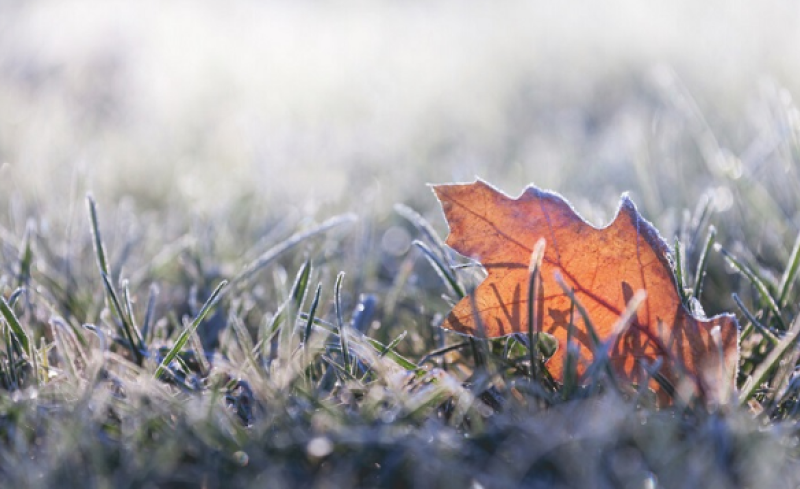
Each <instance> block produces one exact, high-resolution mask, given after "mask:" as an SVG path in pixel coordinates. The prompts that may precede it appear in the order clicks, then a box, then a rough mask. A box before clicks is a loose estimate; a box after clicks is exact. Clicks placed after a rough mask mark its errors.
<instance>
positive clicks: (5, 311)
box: [0, 295, 33, 358]
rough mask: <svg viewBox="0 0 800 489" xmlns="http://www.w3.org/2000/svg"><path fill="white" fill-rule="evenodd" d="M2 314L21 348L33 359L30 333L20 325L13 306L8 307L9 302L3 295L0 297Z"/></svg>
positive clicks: (0, 311)
mask: <svg viewBox="0 0 800 489" xmlns="http://www.w3.org/2000/svg"><path fill="white" fill-rule="evenodd" d="M0 313H2V315H3V318H4V319H5V320H6V324H8V327H9V328H10V329H11V333H13V335H14V336H15V337H16V339H17V341H18V342H19V344H20V346H21V347H22V349H23V350H24V351H25V354H26V355H28V358H33V351H32V350H31V342H30V337H29V336H28V333H26V332H25V328H23V327H22V324H20V322H19V319H17V315H16V314H14V311H13V310H12V309H11V306H9V305H8V302H6V299H5V298H4V297H3V296H2V295H0Z"/></svg>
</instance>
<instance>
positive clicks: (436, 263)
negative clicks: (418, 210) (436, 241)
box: [413, 240, 466, 299]
mask: <svg viewBox="0 0 800 489" xmlns="http://www.w3.org/2000/svg"><path fill="white" fill-rule="evenodd" d="M413 244H414V246H416V247H417V248H419V249H420V250H422V252H423V253H424V254H425V258H427V259H428V261H429V262H430V264H431V265H432V266H433V269H434V270H435V271H436V273H437V274H438V275H439V277H441V279H442V282H444V283H445V284H446V285H447V286H448V287H449V288H450V291H451V292H453V294H455V296H456V297H457V298H459V299H461V298H463V297H464V296H465V295H466V293H465V292H464V288H463V287H462V286H461V284H459V283H458V279H457V278H456V276H455V274H454V273H453V269H452V268H451V267H449V266H447V265H445V264H444V263H443V262H442V259H441V257H439V256H438V255H437V254H436V253H434V252H433V250H431V249H430V247H428V245H426V244H425V243H423V242H422V241H419V240H415V241H414V243H413Z"/></svg>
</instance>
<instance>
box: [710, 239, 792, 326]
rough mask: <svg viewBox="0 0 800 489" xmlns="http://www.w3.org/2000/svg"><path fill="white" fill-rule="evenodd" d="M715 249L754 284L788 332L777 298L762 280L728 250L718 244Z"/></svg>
mask: <svg viewBox="0 0 800 489" xmlns="http://www.w3.org/2000/svg"><path fill="white" fill-rule="evenodd" d="M714 249H716V250H717V251H719V252H720V253H722V256H724V257H725V259H726V260H727V261H728V263H730V264H731V266H733V267H734V268H735V269H736V270H737V271H739V272H740V273H741V274H742V275H744V276H745V277H747V279H748V280H749V281H750V283H752V284H753V285H754V286H755V287H756V290H758V293H759V295H760V296H761V298H762V299H763V300H764V302H766V303H767V307H768V308H769V310H770V311H771V312H772V314H774V315H775V320H776V321H778V324H779V326H780V329H781V331H786V329H787V327H786V323H785V322H784V321H783V316H781V311H780V309H779V308H778V304H777V303H776V302H775V298H774V297H772V294H771V293H770V291H769V288H767V285H766V284H765V283H764V281H763V280H761V279H760V278H759V277H758V276H757V275H756V274H755V272H753V271H752V270H751V269H750V267H748V266H747V265H745V264H744V263H742V262H740V261H739V260H738V259H737V258H736V257H735V256H733V255H732V254H731V253H730V252H729V251H728V250H726V249H725V248H723V247H722V246H719V244H717V245H716V246H714Z"/></svg>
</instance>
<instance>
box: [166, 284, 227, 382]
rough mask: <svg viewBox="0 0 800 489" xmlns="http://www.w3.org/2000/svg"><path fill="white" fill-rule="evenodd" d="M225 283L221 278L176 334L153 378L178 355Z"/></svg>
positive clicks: (215, 300) (218, 295) (214, 302)
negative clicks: (194, 313)
mask: <svg viewBox="0 0 800 489" xmlns="http://www.w3.org/2000/svg"><path fill="white" fill-rule="evenodd" d="M227 284H228V282H226V281H225V280H223V281H222V282H220V284H219V285H217V288H216V289H214V292H212V293H211V296H209V298H208V300H207V301H206V303H205V304H203V307H202V308H201V309H200V312H199V313H198V314H197V317H195V318H194V320H193V321H192V322H191V323H190V324H189V325H188V326H187V327H186V328H185V329H184V330H183V331H182V332H181V334H180V336H178V339H177V340H176V341H175V344H174V345H173V346H172V348H170V350H169V351H168V352H167V354H166V356H164V360H162V361H161V364H160V365H159V366H158V368H157V369H156V372H155V374H154V375H153V377H154V378H156V379H158V378H160V377H161V375H162V374H163V373H164V370H165V369H166V368H167V367H169V364H170V363H172V361H173V360H174V359H175V357H177V356H178V353H180V351H181V350H182V349H183V347H184V345H186V342H187V341H189V335H190V334H191V333H192V331H194V330H196V329H197V327H198V326H200V323H201V322H202V321H203V319H204V318H205V317H206V314H208V311H209V310H210V309H211V308H212V307H213V306H214V304H216V302H217V299H218V298H219V297H220V292H222V289H223V288H224V287H225V286H226V285H227Z"/></svg>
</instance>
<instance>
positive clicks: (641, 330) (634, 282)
mask: <svg viewBox="0 0 800 489" xmlns="http://www.w3.org/2000/svg"><path fill="white" fill-rule="evenodd" d="M433 190H434V192H435V193H436V195H437V197H438V198H439V201H440V202H441V204H442V208H443V210H444V213H445V217H446V218H447V221H448V223H449V225H450V234H449V236H448V238H447V241H446V244H447V245H449V246H450V247H451V248H453V249H454V250H456V251H458V252H459V253H461V254H463V255H466V256H468V257H471V258H474V259H477V260H479V261H480V263H481V264H482V265H483V266H484V268H485V269H486V271H487V277H486V279H485V280H484V281H483V282H482V283H481V284H480V285H479V286H478V287H477V288H476V289H475V291H474V292H473V295H474V299H473V298H470V297H465V298H463V299H462V300H461V301H460V302H459V303H458V304H456V306H455V307H454V308H453V310H452V312H451V313H450V315H449V316H448V317H447V318H446V320H445V322H444V324H443V327H445V328H448V329H452V330H455V331H458V332H461V333H466V334H470V335H476V336H478V335H480V334H481V331H480V328H481V327H482V328H483V329H484V332H485V334H486V336H489V337H496V336H503V335H508V334H511V333H524V332H527V328H528V312H527V311H528V299H527V297H528V289H529V270H528V267H529V264H530V262H531V254H532V251H533V248H534V246H535V245H536V243H537V242H538V241H539V240H540V239H543V240H544V242H545V248H544V256H543V262H542V265H541V268H540V274H541V275H540V280H541V287H540V288H539V289H538V293H537V297H538V298H537V299H535V300H534V305H535V309H536V312H535V321H534V324H535V325H537V330H539V331H545V332H547V333H550V334H552V335H554V336H555V338H556V339H557V340H558V344H559V346H558V350H557V351H556V353H555V355H554V356H553V357H552V358H551V359H550V360H549V361H548V364H547V366H548V370H549V371H550V373H551V374H552V375H553V377H554V378H555V379H556V380H562V378H563V372H562V370H563V365H564V355H565V352H566V342H567V330H568V323H569V318H570V308H571V306H572V299H571V298H570V297H569V295H568V294H566V293H565V291H564V289H563V288H562V285H561V284H559V283H558V278H557V277H561V280H562V283H563V284H566V286H567V287H568V290H570V289H572V290H574V294H575V297H576V300H577V301H578V302H579V303H580V304H582V305H583V306H584V307H585V309H586V312H587V313H588V316H589V318H590V320H591V323H592V324H593V325H594V328H595V329H596V331H597V334H598V337H599V338H600V340H602V341H605V340H607V339H609V338H610V337H612V335H613V334H614V328H615V326H616V325H617V323H618V321H619V319H620V316H621V315H622V314H623V312H624V311H625V309H626V306H627V305H628V303H629V302H630V301H631V299H632V298H633V297H634V295H636V293H637V291H640V290H641V291H644V292H645V293H646V298H645V299H644V301H643V302H642V303H641V304H640V306H639V308H638V309H637V311H636V314H635V316H633V317H632V319H631V321H630V323H629V325H628V328H627V329H626V330H624V331H623V332H622V334H621V335H620V336H619V337H618V338H617V340H616V342H615V343H614V345H613V347H612V348H611V350H610V352H609V353H610V361H611V364H612V366H613V368H614V370H615V371H616V373H617V374H618V375H619V376H620V377H621V378H623V379H627V380H629V381H631V382H634V383H639V384H641V382H643V381H645V373H644V371H643V369H642V367H641V365H640V360H647V361H648V362H650V363H651V362H653V361H655V360H656V359H658V358H662V359H663V361H664V365H663V366H662V368H661V370H660V373H661V374H662V375H664V376H665V377H666V378H667V379H668V380H669V381H670V382H671V383H672V384H673V386H676V387H685V386H686V385H687V382H682V381H683V380H691V381H692V382H688V384H689V385H691V386H692V388H693V389H695V390H694V392H695V393H696V394H700V395H702V396H704V397H705V398H706V399H709V400H712V401H715V402H724V401H725V400H726V399H727V396H728V395H729V393H730V392H732V390H733V385H734V378H735V372H736V366H737V361H738V327H737V323H736V319H735V318H734V316H733V315H730V314H722V315H719V316H716V317H713V318H711V319H699V318H695V317H694V316H692V314H691V313H690V312H689V311H688V310H687V309H686V307H685V306H684V305H683V304H682V302H681V299H680V296H679V295H678V290H677V282H676V279H675V277H674V275H673V273H672V269H671V267H670V264H669V261H668V260H669V258H668V256H669V253H670V251H669V248H668V246H667V245H666V243H665V242H664V240H663V239H662V238H661V237H660V236H659V234H658V232H657V231H656V230H655V228H654V227H653V226H652V225H651V224H650V223H649V222H647V221H646V220H645V219H644V218H642V216H641V215H640V214H639V213H638V212H637V210H636V206H634V204H633V202H631V201H630V200H629V199H628V198H627V197H626V196H623V197H622V201H621V203H620V207H619V211H618V213H617V216H616V217H615V218H614V220H613V222H612V223H611V224H609V225H608V226H607V227H605V228H602V229H597V228H595V227H593V226H592V225H590V224H588V223H587V222H586V221H584V220H583V219H582V218H581V217H580V216H579V215H578V214H577V213H576V212H575V211H574V210H573V208H572V207H571V206H570V205H569V203H567V201H565V200H564V199H563V198H562V197H560V196H559V195H556V194H554V193H551V192H547V191H543V190H540V189H538V188H536V187H534V186H530V187H528V188H527V189H526V190H525V191H524V192H523V193H522V195H521V196H519V197H518V198H516V199H512V198H510V197H508V196H507V195H505V194H504V193H502V192H500V191H498V190H496V189H494V188H493V187H492V186H490V185H489V184H487V183H485V182H483V181H480V180H478V181H476V182H475V183H469V184H452V185H436V186H434V187H433ZM473 305H474V307H475V309H473ZM573 324H574V328H573V330H574V337H573V340H574V341H575V342H576V343H577V345H578V346H579V348H580V352H581V358H583V359H586V360H587V361H590V360H591V359H592V356H593V343H592V340H591V338H590V336H589V331H588V330H587V327H586V325H585V324H584V321H583V319H582V318H581V317H580V315H579V314H578V313H577V312H575V314H574V316H573ZM715 336H716V339H715V338H714V337H715ZM721 359H722V361H721ZM584 369H585V362H584V363H583V364H581V365H579V367H578V373H579V374H581V373H583V371H584ZM650 385H651V387H653V388H654V389H655V390H656V392H657V393H659V395H660V397H662V399H663V398H664V394H665V393H664V392H663V390H661V388H660V387H659V385H658V384H656V383H655V382H653V381H651V382H650Z"/></svg>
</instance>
